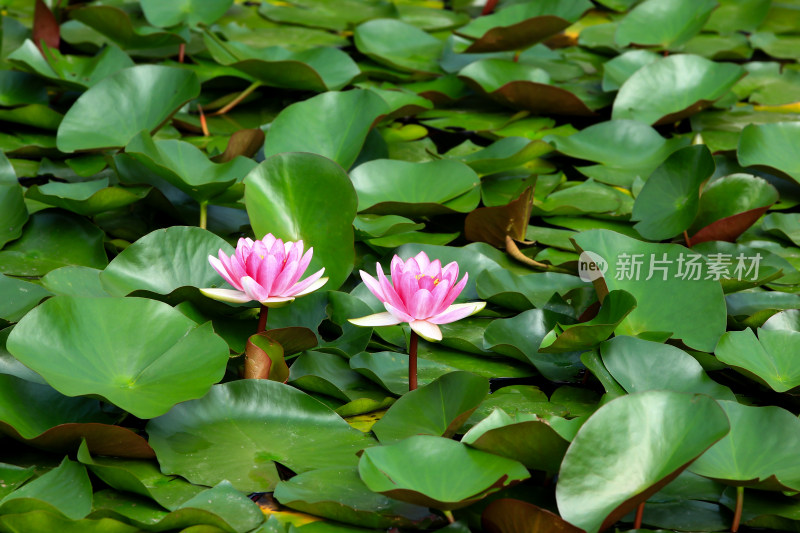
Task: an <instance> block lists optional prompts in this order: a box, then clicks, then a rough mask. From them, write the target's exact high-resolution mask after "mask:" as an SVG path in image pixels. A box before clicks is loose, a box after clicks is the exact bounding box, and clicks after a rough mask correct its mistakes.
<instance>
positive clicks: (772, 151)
mask: <svg viewBox="0 0 800 533" xmlns="http://www.w3.org/2000/svg"><path fill="white" fill-rule="evenodd" d="M798 139H800V126H799V125H797V124H795V123H792V122H776V123H774V124H751V125H749V126H747V127H746V128H744V130H742V135H741V137H740V138H739V148H738V149H737V152H736V153H737V156H738V158H739V164H740V165H742V166H745V167H749V166H756V167H766V168H768V169H776V170H779V171H780V172H782V173H784V174H785V175H787V176H789V177H791V178H792V179H793V180H795V181H797V182H800V160H798V159H797V158H796V157H795V156H794V154H793V153H792V152H791V151H788V152H787V149H788V150H791V148H790V147H793V146H795V143H796V142H797V141H798Z"/></svg>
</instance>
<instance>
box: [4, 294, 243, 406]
mask: <svg viewBox="0 0 800 533" xmlns="http://www.w3.org/2000/svg"><path fill="white" fill-rule="evenodd" d="M119 324H125V327H124V328H120V327H119ZM42 330H46V331H48V332H49V334H48V336H47V337H46V338H42V337H41V336H38V335H36V334H35V332H36V331H42ZM145 338H146V339H149V341H148V343H147V344H146V345H145V346H142V345H141V342H140V341H141V339H145ZM8 351H9V352H11V353H12V354H13V355H14V356H15V357H16V358H17V359H19V360H20V361H21V362H22V363H24V364H25V365H26V366H28V367H30V368H31V369H33V370H34V371H36V372H38V373H39V374H40V375H41V376H42V377H44V378H45V380H47V382H48V383H50V384H51V385H52V386H53V388H55V389H56V390H58V391H59V392H61V393H63V394H66V395H67V396H78V395H84V394H98V395H100V396H102V397H104V398H106V399H107V400H108V401H110V402H113V403H114V404H115V405H118V406H119V407H121V408H123V409H125V410H127V411H130V412H131V413H133V414H134V415H136V416H138V417H140V418H151V417H153V416H158V415H160V414H163V413H165V412H167V411H168V410H169V408H170V407H171V406H172V405H174V404H176V403H178V402H181V401H184V400H189V399H192V398H198V397H200V396H202V395H204V394H205V393H206V392H207V391H208V389H209V388H210V387H211V385H212V384H213V383H215V382H217V381H219V380H220V379H221V378H222V375H223V373H224V371H225V365H226V364H227V359H228V346H227V344H225V342H224V341H223V340H222V339H220V338H219V337H217V336H216V335H214V333H213V330H212V328H211V324H208V323H206V324H204V325H203V326H198V325H197V324H195V322H193V321H192V320H190V319H189V318H187V317H186V316H184V315H183V314H181V313H180V312H178V311H176V310H174V309H173V308H172V307H170V306H168V305H166V304H163V303H161V302H156V301H154V300H145V299H140V298H75V297H71V296H58V297H55V298H51V299H50V300H48V301H46V302H45V303H43V304H42V305H40V306H39V307H37V308H36V309H34V310H33V311H31V312H30V313H28V314H27V315H25V317H24V318H23V319H22V320H21V321H20V323H19V324H17V326H16V327H15V328H14V330H13V331H12V332H11V335H10V336H9V338H8ZM101 361H105V362H106V364H100V362H101ZM109 361H113V364H109V363H108V362H109Z"/></svg>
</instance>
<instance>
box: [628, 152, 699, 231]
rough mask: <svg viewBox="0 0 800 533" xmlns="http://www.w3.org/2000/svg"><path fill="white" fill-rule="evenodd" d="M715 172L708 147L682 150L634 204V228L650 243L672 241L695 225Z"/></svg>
mask: <svg viewBox="0 0 800 533" xmlns="http://www.w3.org/2000/svg"><path fill="white" fill-rule="evenodd" d="M713 173H714V159H713V158H712V157H711V152H709V151H708V148H706V146H705V145H696V146H690V147H687V148H683V149H681V150H678V151H677V152H675V153H674V154H672V155H671V156H669V157H668V158H667V160H666V161H664V163H663V164H662V165H661V166H660V167H658V168H657V169H656V171H655V172H654V173H653V175H652V176H650V177H649V178H648V179H647V181H646V182H645V184H644V187H643V188H642V190H641V191H640V192H639V195H638V196H637V197H636V202H635V203H634V204H633V215H632V217H631V218H632V220H638V221H639V222H638V223H637V224H636V225H635V226H634V229H636V231H638V232H639V234H640V235H641V236H642V237H644V238H646V239H650V240H654V241H660V240H664V239H669V238H670V237H674V236H675V235H678V234H680V233H681V232H683V231H685V230H687V229H688V228H689V226H691V224H692V222H693V221H694V219H695V217H696V216H697V212H698V210H699V205H700V186H701V185H702V184H703V183H704V182H705V181H706V180H707V179H708V178H710V177H711V175H712V174H713Z"/></svg>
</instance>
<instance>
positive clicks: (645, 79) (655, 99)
mask: <svg viewBox="0 0 800 533" xmlns="http://www.w3.org/2000/svg"><path fill="white" fill-rule="evenodd" d="M743 75H744V69H742V67H740V66H738V65H733V64H731V63H714V62H713V61H710V60H708V59H705V58H703V57H700V56H695V55H690V54H678V55H671V56H668V57H665V58H663V59H660V60H659V61H656V62H654V63H651V64H649V65H645V66H643V67H642V68H640V69H639V70H637V71H636V72H634V73H633V75H632V76H631V77H630V78H628V80H627V81H625V83H623V84H622V87H620V89H619V93H618V94H617V98H616V99H615V100H614V109H613V112H612V115H611V116H612V118H613V119H633V120H638V121H640V122H644V123H645V124H669V123H671V122H677V121H678V120H681V119H682V118H685V117H688V116H690V115H693V114H695V113H697V112H698V111H699V110H701V109H703V108H705V107H708V106H709V105H711V103H713V102H714V101H715V100H717V99H719V98H720V97H722V96H723V95H724V94H725V93H726V92H727V91H728V90H729V89H730V88H731V87H732V86H733V84H734V83H736V81H738V80H739V78H741V77H742V76H743Z"/></svg>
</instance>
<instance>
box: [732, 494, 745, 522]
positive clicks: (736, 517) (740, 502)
mask: <svg viewBox="0 0 800 533" xmlns="http://www.w3.org/2000/svg"><path fill="white" fill-rule="evenodd" d="M742 507H744V487H736V510H735V511H734V512H733V524H731V531H732V532H733V533H736V532H737V531H739V522H741V521H742Z"/></svg>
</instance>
